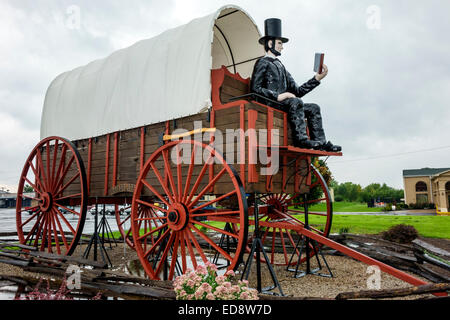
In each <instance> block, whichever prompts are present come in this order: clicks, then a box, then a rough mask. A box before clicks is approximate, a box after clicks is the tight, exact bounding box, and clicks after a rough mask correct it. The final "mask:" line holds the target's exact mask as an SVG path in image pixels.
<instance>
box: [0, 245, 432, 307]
mask: <svg viewBox="0 0 450 320" xmlns="http://www.w3.org/2000/svg"><path fill="white" fill-rule="evenodd" d="M84 250H85V246H79V248H78V249H77V250H76V252H75V253H74V255H75V256H81V254H82V253H83V252H84ZM108 255H109V256H110V258H111V260H112V262H113V265H114V268H113V269H114V270H120V271H124V272H127V273H130V274H133V275H135V276H141V277H143V276H144V272H143V270H142V269H141V266H140V263H139V261H138V260H137V255H136V253H135V252H134V251H133V250H132V249H130V248H129V247H128V246H126V245H124V244H123V243H119V244H118V245H117V246H115V247H113V249H108ZM91 257H92V256H91ZM325 257H326V259H327V262H328V264H329V265H330V268H331V270H332V273H333V278H326V277H320V276H317V275H306V276H304V277H301V278H293V272H290V271H286V267H283V266H275V270H276V276H277V278H278V281H279V283H280V285H281V287H282V290H283V292H284V294H285V295H288V296H291V297H316V298H335V297H336V295H337V294H339V293H341V292H348V291H359V290H367V280H368V278H369V277H370V275H371V274H369V273H367V267H368V266H367V265H366V264H364V263H361V262H359V261H356V260H354V259H351V258H348V257H345V256H330V255H326V256H325ZM279 258H281V256H280V257H279ZM244 261H246V258H245V257H244ZM303 267H304V266H302V267H301V268H300V270H303V269H302V268H303ZM311 267H312V268H315V267H317V262H316V259H312V260H311ZM241 268H242V267H241ZM255 271H256V264H255V261H253V265H252V271H251V273H250V279H249V281H250V286H251V287H256V277H255V273H256V272H255ZM321 272H323V273H326V269H322V271H321ZM262 273H263V274H262V279H263V283H262V286H263V287H266V286H270V285H272V284H273V282H272V281H271V277H270V273H269V271H268V269H267V266H265V265H264V264H262ZM0 275H11V276H37V277H39V276H41V275H39V274H33V273H30V272H26V271H23V270H22V269H21V268H18V267H14V266H10V265H7V264H3V263H0ZM413 276H415V277H417V278H419V279H422V278H420V277H419V276H416V275H413ZM43 277H44V278H45V277H48V275H43ZM422 280H425V279H422ZM407 286H409V284H408V283H406V282H403V281H401V280H399V279H397V278H395V277H392V276H390V275H389V274H387V273H383V272H381V289H393V288H399V287H407ZM274 292H278V290H277V289H275V290H274ZM426 296H428V297H431V295H421V296H408V297H403V298H398V299H417V298H419V297H426Z"/></svg>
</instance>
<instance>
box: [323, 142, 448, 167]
mask: <svg viewBox="0 0 450 320" xmlns="http://www.w3.org/2000/svg"><path fill="white" fill-rule="evenodd" d="M447 148H450V146H442V147H437V148H431V149H423V150H416V151H408V152H401V153H393V154H388V155H383V156H374V157H367V158H361V159H353V160H343V161H336V162H334V161H333V162H331V164H338V163H347V162H356V161H366V160H374V159H382V158H391V157H398V156H403V155H407V154H413V153H420V152H429V151H436V150H442V149H447Z"/></svg>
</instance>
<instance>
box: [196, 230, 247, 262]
mask: <svg viewBox="0 0 450 320" xmlns="http://www.w3.org/2000/svg"><path fill="white" fill-rule="evenodd" d="M191 226H192V229H194V231H195V232H196V233H197V234H198V235H199V236H200V237H201V238H203V240H205V241H206V242H208V243H209V244H210V245H211V246H212V247H213V248H214V249H215V250H216V251H218V252H220V254H221V255H223V256H224V257H225V258H226V259H227V260H229V261H233V258H232V257H231V256H230V255H229V254H228V253H226V252H225V251H224V250H223V249H222V248H220V247H219V246H218V245H217V244H216V243H215V242H214V241H212V240H211V239H210V238H209V237H207V236H206V235H205V234H204V233H203V232H201V231H200V230H198V229H197V228H196V227H195V226H194V225H191ZM219 230H220V229H219ZM222 233H225V232H223V230H222ZM225 234H227V233H225ZM229 235H231V233H230V234H229ZM232 236H233V237H235V238H238V237H237V236H236V235H232Z"/></svg>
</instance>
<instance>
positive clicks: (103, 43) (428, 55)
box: [0, 0, 450, 191]
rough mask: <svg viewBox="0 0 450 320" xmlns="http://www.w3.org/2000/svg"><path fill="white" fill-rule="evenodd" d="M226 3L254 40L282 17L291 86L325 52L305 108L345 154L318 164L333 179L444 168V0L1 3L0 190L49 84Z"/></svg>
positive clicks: (448, 78) (25, 144) (448, 95)
mask: <svg viewBox="0 0 450 320" xmlns="http://www.w3.org/2000/svg"><path fill="white" fill-rule="evenodd" d="M230 3H231V4H236V5H238V6H240V7H242V8H243V9H244V10H246V11H247V12H248V13H249V14H250V15H251V16H252V17H253V18H254V20H255V21H256V23H257V24H258V27H259V29H260V30H262V31H263V30H264V27H263V26H264V19H266V18H270V17H277V18H281V19H282V21H283V34H284V36H285V37H287V38H289V39H290V41H289V42H288V43H287V44H286V45H285V50H284V51H283V56H282V57H281V58H282V60H283V62H284V64H285V66H286V67H287V69H288V70H289V71H290V73H291V74H292V75H293V76H294V78H295V79H296V81H297V82H298V84H301V83H303V82H304V81H306V80H308V79H309V78H311V77H312V76H313V72H312V64H313V57H314V53H315V52H325V54H326V56H325V60H326V61H325V63H326V64H327V65H328V67H329V74H328V76H327V77H326V78H325V79H324V80H323V82H322V84H321V85H320V86H319V87H318V88H317V89H316V90H314V91H313V92H311V93H310V94H308V95H307V96H305V97H304V101H305V102H315V103H317V104H319V105H320V106H321V108H322V115H323V119H324V128H325V131H326V134H327V138H328V139H329V140H331V141H332V142H334V143H335V144H340V145H342V147H343V152H344V156H343V157H342V158H333V159H329V160H328V164H329V166H330V169H331V170H332V172H333V174H334V177H335V179H336V180H337V181H338V182H347V181H351V182H354V183H359V184H361V185H362V186H366V185H367V184H370V183H373V182H378V183H383V182H385V183H387V184H388V185H390V186H393V187H396V188H402V187H403V180H402V170H403V169H415V168H423V167H435V168H439V167H450V141H449V137H450V133H449V131H448V130H449V128H450V108H449V107H448V106H449V101H450V73H449V71H450V61H449V57H450V41H448V34H449V31H450V24H449V19H448V12H450V2H449V1H441V0H434V1H433V0H431V1H418V0H417V1H407V0H397V1H375V0H370V1H364V0H363V1H356V0H354V1H349V0H340V1H335V0H328V1H327V0H314V1H312V0H311V1H306V0H303V1H299V0H295V1H294V0H293V1H284V0H283V1H260V0H259V1H257V0H247V1H245V0H241V1H240V0H235V1H234V2H229V1H219V0H208V1H207V0H195V1H187V0H166V1H160V0H158V1H156V0H155V1H154V0H142V1H139V0H128V1H122V0H108V1H106V0H104V1H101V0H96V1H76V0H70V1H64V0H59V1H56V0H28V1H27V0H20V1H17V0H1V2H0V187H4V188H8V189H10V190H12V191H15V189H16V185H17V183H18V180H19V175H20V172H21V170H22V168H23V165H24V162H25V160H26V158H27V156H28V155H29V153H30V151H31V150H32V148H33V147H34V145H36V144H37V143H38V142H39V136H40V135H39V130H40V118H41V111H42V105H43V101H44V97H45V92H46V90H47V87H48V86H49V84H50V82H51V81H52V80H53V79H54V78H55V77H56V76H57V75H59V74H60V73H62V72H65V71H67V70H71V69H73V68H75V67H78V66H80V65H85V64H87V63H89V62H90V61H92V60H95V59H99V58H103V57H106V56H108V55H109V54H111V53H112V52H113V51H115V50H118V49H120V48H124V47H127V46H130V45H132V44H133V43H135V42H137V41H139V40H142V39H147V38H151V37H153V36H156V35H158V34H160V33H161V32H163V31H165V30H167V29H169V28H173V27H176V26H179V25H181V24H185V23H187V22H189V21H190V20H192V19H194V18H196V17H201V16H205V15H207V14H210V13H212V12H214V11H215V10H217V9H218V8H220V7H221V6H222V5H225V4H230ZM78 17H79V19H77V18H78Z"/></svg>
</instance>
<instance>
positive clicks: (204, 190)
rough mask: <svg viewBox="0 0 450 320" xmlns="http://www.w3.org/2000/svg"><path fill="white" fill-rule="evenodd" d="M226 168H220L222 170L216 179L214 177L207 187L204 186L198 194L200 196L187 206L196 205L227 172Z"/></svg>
mask: <svg viewBox="0 0 450 320" xmlns="http://www.w3.org/2000/svg"><path fill="white" fill-rule="evenodd" d="M226 170H227V169H226V168H223V169H222V170H220V172H219V173H218V174H217V175H216V176H215V177H214V179H212V180H211V181H210V182H209V183H208V184H207V185H206V187H204V188H203V190H202V191H201V192H200V193H199V194H198V196H197V197H196V198H195V200H194V201H192V202H191V203H189V205H188V206H187V207H188V208H191V207H192V206H193V205H195V204H196V203H197V202H198V201H199V200H200V199H201V197H203V195H204V194H205V193H206V192H208V190H209V189H210V188H211V186H213V185H214V184H215V183H216V182H217V181H218V180H219V179H220V178H221V177H222V176H223V174H224V173H225V172H226Z"/></svg>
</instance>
